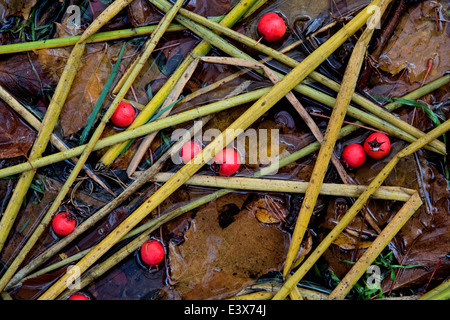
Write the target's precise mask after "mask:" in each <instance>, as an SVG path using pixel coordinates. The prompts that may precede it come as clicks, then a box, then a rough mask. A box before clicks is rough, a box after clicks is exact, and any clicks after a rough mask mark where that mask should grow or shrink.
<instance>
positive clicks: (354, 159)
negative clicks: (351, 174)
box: [342, 143, 366, 168]
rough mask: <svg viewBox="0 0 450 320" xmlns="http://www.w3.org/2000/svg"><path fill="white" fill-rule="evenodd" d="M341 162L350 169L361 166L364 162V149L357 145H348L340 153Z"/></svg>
mask: <svg viewBox="0 0 450 320" xmlns="http://www.w3.org/2000/svg"><path fill="white" fill-rule="evenodd" d="M342 161H344V163H345V164H346V165H347V166H349V167H352V168H357V167H359V166H361V165H362V164H363V163H364V162H365V161H366V153H365V152H364V148H363V147H362V146H361V145H360V144H357V143H353V144H349V145H348V146H346V147H345V148H344V150H343V151H342Z"/></svg>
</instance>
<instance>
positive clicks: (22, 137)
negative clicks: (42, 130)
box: [0, 100, 36, 159]
mask: <svg viewBox="0 0 450 320" xmlns="http://www.w3.org/2000/svg"><path fill="white" fill-rule="evenodd" d="M35 136H36V132H35V131H34V130H33V129H31V128H30V127H29V126H28V125H26V124H25V123H24V122H23V121H22V120H21V119H20V117H19V116H18V115H17V114H16V113H15V112H14V111H13V110H11V109H10V108H9V107H8V106H7V105H6V104H5V103H4V102H3V101H1V100H0V159H6V158H14V157H18V156H23V155H26V154H27V153H28V150H29V149H30V148H31V146H32V145H33V143H34V138H35Z"/></svg>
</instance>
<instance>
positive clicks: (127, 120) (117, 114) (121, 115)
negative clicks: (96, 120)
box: [111, 101, 136, 127]
mask: <svg viewBox="0 0 450 320" xmlns="http://www.w3.org/2000/svg"><path fill="white" fill-rule="evenodd" d="M135 115H136V110H135V109H134V107H133V106H132V105H131V104H129V103H127V102H123V101H122V102H121V103H119V105H118V106H117V108H116V111H114V113H113V115H112V116H111V121H112V123H114V124H115V125H116V126H118V127H128V126H129V125H130V124H131V123H132V122H133V120H134V116H135Z"/></svg>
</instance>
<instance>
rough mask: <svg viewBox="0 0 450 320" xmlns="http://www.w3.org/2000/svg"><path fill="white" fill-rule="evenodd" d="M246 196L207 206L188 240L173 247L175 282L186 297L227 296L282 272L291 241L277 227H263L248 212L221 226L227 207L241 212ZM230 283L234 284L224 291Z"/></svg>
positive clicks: (196, 218)
mask: <svg viewBox="0 0 450 320" xmlns="http://www.w3.org/2000/svg"><path fill="white" fill-rule="evenodd" d="M246 197H247V196H246V195H239V194H231V195H227V196H224V197H222V198H220V199H218V200H217V201H214V202H213V203H211V204H209V205H207V206H205V207H204V208H203V209H201V210H199V211H198V212H197V214H196V216H195V218H194V219H193V220H192V222H191V226H190V228H189V229H188V231H187V232H186V234H185V235H184V239H185V241H184V242H183V243H182V244H181V245H179V246H175V245H173V244H171V245H170V247H169V262H170V265H171V277H172V280H173V281H175V282H177V285H176V288H177V290H179V291H180V292H181V293H182V294H183V296H188V297H202V298H214V297H216V298H217V297H226V296H227V295H229V294H230V293H233V291H235V290H237V289H239V287H240V286H241V285H243V284H244V283H248V282H249V281H252V280H255V279H256V278H257V277H259V276H261V275H263V274H265V273H267V272H269V271H270V270H279V268H280V267H281V265H282V263H283V261H284V256H285V253H286V247H287V240H288V238H287V235H286V234H285V233H284V232H282V231H281V230H280V229H279V228H278V227H277V226H275V225H264V224H261V223H260V222H259V221H257V220H256V219H255V218H254V216H253V215H251V214H250V213H249V212H248V211H247V210H245V209H244V210H241V211H240V212H239V213H237V214H236V215H234V216H233V221H232V222H231V223H230V224H228V225H227V226H226V227H225V228H222V227H221V225H220V224H219V216H220V211H221V210H222V208H223V207H226V208H229V207H230V205H233V206H236V207H238V208H241V207H242V205H243V204H244V201H245V198H246ZM224 281H226V282H228V284H229V285H227V286H225V287H224V286H223V284H224ZM205 288H208V290H206V289H205Z"/></svg>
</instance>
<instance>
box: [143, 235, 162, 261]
mask: <svg viewBox="0 0 450 320" xmlns="http://www.w3.org/2000/svg"><path fill="white" fill-rule="evenodd" d="M164 255H165V252H164V247H163V245H162V244H161V242H159V241H157V240H150V241H147V242H144V244H142V246H141V258H142V261H144V262H145V263H146V264H148V265H149V266H150V267H154V266H156V267H157V266H158V265H159V264H160V263H161V262H162V261H163V260H164Z"/></svg>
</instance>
